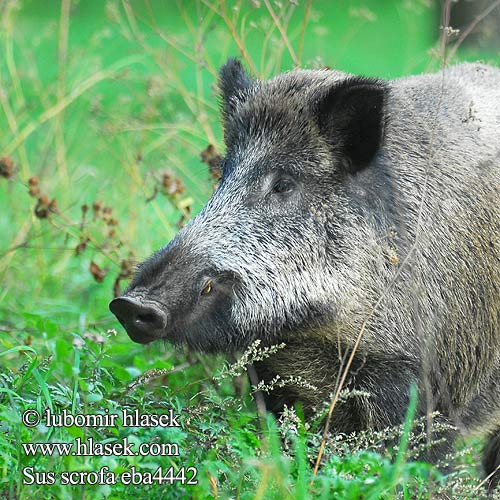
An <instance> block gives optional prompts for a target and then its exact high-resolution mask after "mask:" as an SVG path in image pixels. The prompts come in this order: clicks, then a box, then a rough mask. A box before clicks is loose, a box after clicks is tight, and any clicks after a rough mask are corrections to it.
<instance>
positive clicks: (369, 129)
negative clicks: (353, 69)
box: [318, 78, 387, 173]
mask: <svg viewBox="0 0 500 500" xmlns="http://www.w3.org/2000/svg"><path fill="white" fill-rule="evenodd" d="M386 93H387V88H386V86H385V84H384V83H383V82H381V81H379V80H372V79H368V78H351V79H348V80H345V81H343V82H341V83H338V84H335V85H334V86H333V87H332V88H331V89H330V90H329V91H328V92H327V94H326V95H325V96H324V97H323V98H322V99H321V100H320V102H319V105H318V121H319V128H320V131H321V133H322V134H323V135H324V136H325V137H326V138H327V140H328V141H329V142H330V143H331V145H332V147H333V148H334V149H335V150H337V151H339V150H340V152H341V153H342V155H343V158H344V160H345V161H344V163H345V165H346V167H345V168H346V170H347V171H349V172H351V173H355V172H357V171H359V170H361V169H362V168H364V167H366V166H367V165H368V164H369V163H370V161H371V160H372V158H373V156H374V155H375V153H376V152H377V150H378V148H379V146H380V144H381V142H382V137H383V132H384V103H385V100H386Z"/></svg>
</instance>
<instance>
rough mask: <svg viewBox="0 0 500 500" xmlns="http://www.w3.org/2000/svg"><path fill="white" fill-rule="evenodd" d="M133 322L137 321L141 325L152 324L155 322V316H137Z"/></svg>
mask: <svg viewBox="0 0 500 500" xmlns="http://www.w3.org/2000/svg"><path fill="white" fill-rule="evenodd" d="M135 320H136V321H139V322H141V323H154V322H155V321H156V320H157V316H155V315H154V314H151V313H149V314H138V315H137V316H136V317H135Z"/></svg>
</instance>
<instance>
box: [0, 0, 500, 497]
mask: <svg viewBox="0 0 500 500" xmlns="http://www.w3.org/2000/svg"><path fill="white" fill-rule="evenodd" d="M439 15H440V13H439V9H438V8H437V7H436V6H434V3H433V2H431V1H429V0H416V1H407V0H377V1H376V2H375V1H369V0H364V1H357V0H356V1H347V0H343V1H339V2H329V1H326V0H315V1H313V2H309V1H307V0H300V1H299V2H292V1H288V0H284V1H282V2H274V1H271V0H253V1H237V2H227V3H226V2H224V1H223V0H220V1H217V0H197V1H196V0H189V1H185V2H184V1H180V0H179V1H177V2H176V1H174V0H164V1H159V2H152V1H148V0H144V1H141V0H138V1H132V0H122V1H118V0H116V1H114V0H111V1H107V2H101V1H98V0H92V1H91V0H80V1H76V0H72V1H71V0H61V2H55V1H50V2H41V1H37V0H31V1H30V0H24V1H15V0H4V1H3V2H2V3H0V26H1V28H0V54H1V56H0V158H1V159H0V230H1V234H2V238H1V240H0V497H1V498H10V499H18V498H19V499H25V498H36V499H39V498H40V499H45V498H47V499H66V498H68V499H72V498H81V499H84V498H85V499H94V498H95V499H101V498H110V499H125V498H137V499H142V498H150V499H155V498H168V499H170V498H197V499H204V498H238V499H287V498H290V499H308V498H325V499H331V498H339V499H358V498H363V499H379V498H380V499H382V498H383V499H392V498H405V499H409V498H422V499H423V498H430V497H431V496H432V495H433V494H435V493H436V492H438V491H441V492H442V493H443V494H446V495H447V496H448V498H480V497H481V495H482V494H483V492H482V489H481V486H480V479H479V477H478V474H477V471H476V468H475V465H476V461H477V455H476V452H477V448H478V446H479V444H478V443H472V444H471V443H467V446H466V445H465V444H464V445H463V447H462V448H460V449H459V450H457V457H458V458H457V463H459V464H460V465H459V467H457V469H456V470H455V471H454V472H453V473H451V474H449V475H448V476H446V477H445V476H442V475H441V474H439V473H438V472H437V471H436V470H435V469H433V468H432V467H431V466H429V465H427V464H424V463H419V462H413V461H411V458H412V457H411V455H408V454H407V453H406V451H407V450H406V446H405V443H406V441H407V440H408V439H410V440H419V439H420V440H421V441H422V440H424V438H425V436H422V435H420V434H419V432H418V429H419V426H418V423H417V424H415V426H414V427H412V425H411V424H412V419H411V417H412V410H411V408H410V410H409V417H408V419H407V422H406V424H405V429H403V439H402V440H401V445H400V446H399V447H396V448H395V449H388V450H386V451H384V450H383V449H382V448H381V444H382V443H383V442H384V441H387V440H388V439H391V437H392V441H393V442H399V436H400V434H401V430H400V429H395V430H394V429H392V430H388V431H387V433H381V434H380V435H376V434H366V435H361V436H341V437H338V438H337V437H332V438H330V439H328V440H327V442H326V446H325V451H324V453H323V456H322V462H321V467H320V469H319V472H318V473H317V474H316V475H315V474H314V472H313V471H314V464H315V461H316V459H317V457H318V453H319V449H320V444H321V439H322V435H321V430H320V429H321V427H320V421H319V420H318V421H316V422H312V423H309V424H307V425H305V424H304V422H303V420H302V419H301V418H300V408H297V409H296V410H292V409H290V411H288V412H286V413H285V415H284V416H283V417H282V418H281V419H280V420H279V421H275V420H273V419H272V418H271V417H270V416H268V415H262V414H259V412H258V411H257V408H256V405H255V402H254V399H253V397H252V391H251V388H250V385H249V383H248V381H247V380H246V377H244V376H242V375H241V373H244V367H242V366H241V363H240V364H239V365H238V363H236V366H232V367H231V368H228V367H227V365H226V363H227V361H226V360H225V359H223V358H221V357H215V356H201V355H198V354H193V353H188V352H184V351H180V350H176V351H174V350H173V349H172V348H171V346H169V345H152V346H149V347H146V348H144V347H142V346H139V345H137V344H133V343H132V342H131V341H130V340H129V339H128V337H127V336H126V335H125V333H124V331H123V329H122V328H121V327H120V326H119V325H118V324H117V322H116V321H115V320H114V318H113V317H112V316H111V314H110V313H109V312H108V307H107V305H108V302H109V300H110V299H111V298H112V297H113V293H114V292H116V291H117V290H119V289H123V287H124V286H125V284H126V280H127V279H128V278H129V277H130V275H131V271H132V269H133V265H134V263H135V262H138V261H140V260H142V259H143V258H145V257H146V256H148V255H149V254H150V253H151V252H152V251H153V250H155V249H157V248H159V247H160V246H161V245H163V244H165V243H166V242H167V241H168V240H169V239H170V238H171V237H172V236H173V235H174V234H175V232H176V231H177V229H178V227H179V226H180V225H182V224H183V223H184V222H185V220H186V219H187V218H189V217H190V216H191V214H192V213H196V212H197V211H198V210H199V209H200V208H201V207H202V206H203V204H204V203H205V201H206V200H207V199H208V198H209V197H210V195H211V193H212V192H213V186H214V184H215V182H216V180H215V178H214V177H213V176H212V175H211V174H210V170H209V168H208V167H207V165H205V164H203V163H202V162H201V160H200V154H201V153H202V151H205V150H206V148H207V146H208V145H213V146H214V150H212V151H205V155H204V157H205V160H207V156H208V157H210V155H212V156H213V155H216V154H218V152H222V151H223V148H222V133H221V127H220V121H219V118H218V102H217V90H216V76H217V69H218V68H219V66H220V65H221V64H222V63H223V62H225V60H226V59H227V57H228V56H230V55H233V56H234V55H239V56H240V57H241V58H242V60H243V62H244V63H245V65H246V66H247V67H248V68H249V69H250V70H251V71H252V72H253V73H254V74H258V75H259V76H261V77H267V76H270V75H273V74H276V73H277V72H279V71H282V70H286V69H290V68H291V67H293V66H294V65H298V64H300V65H302V66H305V67H322V66H330V67H335V68H338V69H342V70H345V71H350V72H353V73H360V74H365V75H369V76H375V75H376V76H380V77H387V78H389V77H397V76H401V75H405V74H409V73H417V72H421V71H424V70H430V69H437V68H439V67H440V65H441V64H442V63H443V55H444V53H445V52H443V46H444V43H441V42H440V41H439V37H440V34H439V29H438V28H439V24H440V22H439ZM455 40H456V38H455V39H450V45H449V46H450V47H452V50H453V43H454V41H455ZM458 55H460V57H464V55H463V54H461V53H460V52H457V53H456V54H455V57H457V56H458ZM469 57H471V58H476V57H477V54H476V53H473V52H470V53H469ZM481 57H482V58H483V59H493V58H494V57H496V58H497V59H496V60H497V61H498V54H496V55H495V54H493V53H491V54H488V53H482V55H481ZM45 408H49V409H50V410H51V411H53V412H55V413H59V412H61V411H62V410H63V409H66V410H68V411H69V412H71V413H72V414H95V413H100V414H117V415H121V414H122V411H123V410H127V411H130V412H133V411H134V410H135V409H138V410H139V412H140V413H143V414H157V413H165V412H166V413H168V411H169V410H170V409H172V410H173V412H174V413H175V414H177V415H180V422H181V424H182V426H181V427H180V428H178V427H165V428H162V427H151V428H148V427H125V426H123V425H121V421H120V420H119V421H118V422H117V425H115V426H109V427H106V426H102V427H88V426H87V427H81V426H78V425H72V426H69V427H62V428H56V427H50V426H47V425H44V424H43V423H40V424H39V425H36V426H35V427H33V428H29V427H27V426H26V425H24V424H23V423H22V420H21V416H22V415H23V413H24V412H25V410H27V409H36V410H37V411H38V412H40V413H42V412H43V411H45ZM120 418H121V417H120ZM412 428H413V430H412ZM89 438H93V439H94V442H98V443H119V442H121V441H123V440H124V439H125V438H128V440H129V441H130V442H131V443H135V445H137V446H139V445H140V444H141V443H157V444H161V443H166V444H171V445H173V444H177V445H178V446H179V455H178V456H154V455H152V454H149V455H146V456H144V457H137V456H96V455H94V456H85V457H84V456H73V455H71V454H70V455H68V456H63V455H61V456H59V455H57V454H53V455H52V456H43V455H42V454H41V453H40V452H38V453H36V454H35V455H34V456H29V455H28V454H27V453H26V450H25V449H24V448H23V446H22V443H37V442H39V443H45V442H47V443H48V442H53V443H73V442H75V440H77V439H82V440H88V439H89ZM171 466H172V467H173V470H172V471H173V472H172V471H170V472H168V469H169V467H171ZM182 466H184V467H185V468H186V469H187V468H188V467H191V466H196V467H197V469H198V473H197V476H196V479H197V481H198V484H197V485H188V484H181V483H182V482H183V481H182V469H180V468H181V467H182ZM30 467H32V469H29V468H30ZM106 467H107V468H108V469H103V468H106ZM132 467H135V468H136V470H140V471H142V472H145V471H146V472H150V473H152V474H154V473H155V471H156V470H157V469H158V468H159V467H162V468H163V473H164V475H163V476H162V478H159V476H157V477H156V482H155V484H153V485H147V484H130V485H125V484H123V482H117V484H114V485H109V484H108V485H106V484H101V485H99V484H98V485H89V484H82V485H61V481H60V480H59V479H58V480H57V481H56V482H55V484H48V485H47V484H45V485H42V484H23V479H24V482H28V483H29V482H30V479H29V476H28V475H26V472H25V473H24V474H23V470H25V471H26V470H27V471H29V470H32V471H33V473H35V472H37V473H44V472H45V473H49V472H53V473H57V474H58V475H59V476H58V478H60V477H61V476H60V475H61V474H62V473H63V472H65V471H81V472H89V471H99V470H110V471H114V473H115V474H117V475H118V474H121V473H124V472H127V471H130V470H131V468H132ZM26 468H28V469H26ZM179 471H180V472H179ZM172 473H173V476H172ZM176 474H177V480H176V481H173V478H175V477H176ZM189 477H190V474H189V473H188V471H186V474H185V478H186V480H187V479H188V478H189ZM160 479H162V481H160ZM43 480H45V481H48V482H50V477H49V475H46V476H45V477H42V476H39V477H38V478H37V480H36V482H37V483H40V482H43ZM88 480H89V479H88V477H87V482H88ZM33 482H35V481H33ZM159 482H162V484H159ZM170 482H172V484H169V483H170ZM445 498H446V497H445Z"/></svg>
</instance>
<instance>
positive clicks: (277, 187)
mask: <svg viewBox="0 0 500 500" xmlns="http://www.w3.org/2000/svg"><path fill="white" fill-rule="evenodd" d="M294 187H295V184H294V182H293V181H292V180H290V179H279V180H278V181H276V182H275V183H274V185H273V188H272V193H273V194H285V193H290V192H291V191H293V188H294Z"/></svg>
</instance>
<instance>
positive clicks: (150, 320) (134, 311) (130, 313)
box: [109, 296, 167, 344]
mask: <svg viewBox="0 0 500 500" xmlns="http://www.w3.org/2000/svg"><path fill="white" fill-rule="evenodd" d="M109 309H110V310H111V312H112V313H113V314H114V315H115V316H116V317H117V318H118V321H119V322H120V323H121V324H122V325H123V327H124V328H125V330H126V331H127V333H128V335H129V337H130V338H131V339H132V340H133V341H134V342H138V343H139V344H147V343H148V342H152V341H153V340H156V339H158V338H161V337H162V336H163V332H164V331H165V328H166V326H167V314H166V313H165V312H164V311H162V310H160V309H159V308H157V307H155V306H153V305H151V304H148V305H145V304H143V303H142V302H141V301H140V300H139V299H135V298H131V297H127V296H122V297H118V298H116V299H114V300H113V301H111V303H110V304H109Z"/></svg>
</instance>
